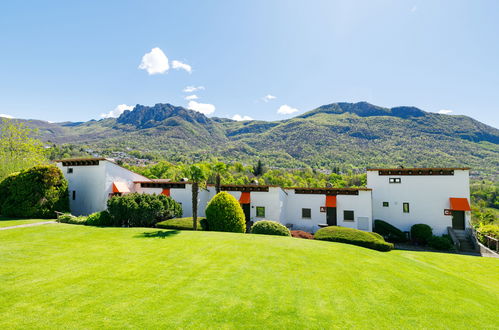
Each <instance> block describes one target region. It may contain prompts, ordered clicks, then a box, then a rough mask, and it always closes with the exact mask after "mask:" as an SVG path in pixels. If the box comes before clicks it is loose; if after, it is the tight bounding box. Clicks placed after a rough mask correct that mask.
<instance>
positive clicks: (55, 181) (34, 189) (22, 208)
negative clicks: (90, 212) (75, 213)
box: [0, 165, 69, 218]
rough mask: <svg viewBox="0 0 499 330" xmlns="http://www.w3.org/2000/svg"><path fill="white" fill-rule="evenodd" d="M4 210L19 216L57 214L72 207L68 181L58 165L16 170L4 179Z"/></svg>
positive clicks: (0, 206)
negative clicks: (16, 171)
mask: <svg viewBox="0 0 499 330" xmlns="http://www.w3.org/2000/svg"><path fill="white" fill-rule="evenodd" d="M0 191H1V193H0V213H1V214H2V215H4V216H9V217H19V218H54V217H55V211H58V212H68V211H69V192H68V182H67V181H66V179H65V178H64V175H63V174H62V172H61V170H60V169H59V168H58V167H57V166H54V165H39V166H35V167H32V168H29V169H26V170H23V171H21V172H19V173H14V174H12V175H10V176H8V177H7V178H5V179H4V180H3V181H2V182H1V183H0Z"/></svg>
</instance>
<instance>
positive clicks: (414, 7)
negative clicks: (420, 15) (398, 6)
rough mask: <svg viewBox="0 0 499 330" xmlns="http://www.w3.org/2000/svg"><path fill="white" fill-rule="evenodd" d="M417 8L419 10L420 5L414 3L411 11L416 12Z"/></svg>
mask: <svg viewBox="0 0 499 330" xmlns="http://www.w3.org/2000/svg"><path fill="white" fill-rule="evenodd" d="M416 10H418V6H416V5H414V6H413V7H412V8H411V12H412V13H415V12H416Z"/></svg>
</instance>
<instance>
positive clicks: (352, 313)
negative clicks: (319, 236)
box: [0, 224, 499, 329]
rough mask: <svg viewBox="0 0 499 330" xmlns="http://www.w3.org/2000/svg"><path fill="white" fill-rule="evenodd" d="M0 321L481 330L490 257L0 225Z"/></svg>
mask: <svg viewBox="0 0 499 330" xmlns="http://www.w3.org/2000/svg"><path fill="white" fill-rule="evenodd" d="M0 242H2V244H0V265H1V267H0V283H1V285H0V328H62V327H64V328H110V327H113V328H124V327H136V328H165V327H177V328H178V327H182V328H235V327H237V328H280V329H282V328H453V329H454V328H467V329H470V328H477V329H485V328H488V327H489V328H492V327H494V326H496V325H497V324H498V322H497V321H498V317H497V315H498V313H497V312H498V308H497V301H498V298H499V279H498V278H497V273H498V271H499V260H497V259H492V258H490V259H489V258H479V257H470V256H462V255H451V254H441V253H431V252H414V251H391V252H377V251H374V250H369V249H365V248H361V247H357V246H352V245H347V244H341V243H333V242H324V241H315V240H301V239H300V240H298V239H293V238H289V237H278V236H265V235H245V234H233V233H217V232H202V231H198V232H194V231H169V230H158V229H145V228H96V227H86V226H74V225H67V224H57V225H52V226H39V227H29V228H23V229H22V230H15V231H14V230H7V231H3V232H0Z"/></svg>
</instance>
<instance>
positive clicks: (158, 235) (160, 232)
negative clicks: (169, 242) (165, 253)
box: [134, 230, 180, 238]
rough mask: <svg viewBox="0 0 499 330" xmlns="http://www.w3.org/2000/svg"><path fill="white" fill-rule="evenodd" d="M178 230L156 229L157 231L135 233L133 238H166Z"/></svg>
mask: <svg viewBox="0 0 499 330" xmlns="http://www.w3.org/2000/svg"><path fill="white" fill-rule="evenodd" d="M179 233H180V231H178V230H157V231H146V232H143V233H141V234H138V235H135V236H134V237H135V238H166V237H170V236H174V235H177V234H179Z"/></svg>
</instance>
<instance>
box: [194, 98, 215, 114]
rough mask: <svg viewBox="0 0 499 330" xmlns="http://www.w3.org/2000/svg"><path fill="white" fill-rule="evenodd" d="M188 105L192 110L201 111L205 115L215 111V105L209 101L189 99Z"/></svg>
mask: <svg viewBox="0 0 499 330" xmlns="http://www.w3.org/2000/svg"><path fill="white" fill-rule="evenodd" d="M187 107H188V108H189V109H191V110H194V111H197V112H201V113H202V114H204V115H210V114H212V113H214V112H215V106H214V105H213V104H208V103H198V102H196V101H189V104H188V105H187Z"/></svg>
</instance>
